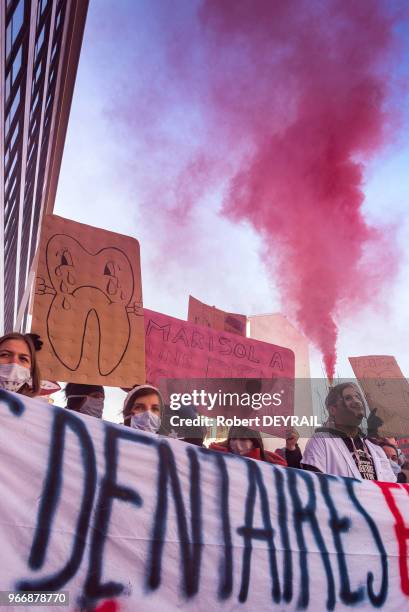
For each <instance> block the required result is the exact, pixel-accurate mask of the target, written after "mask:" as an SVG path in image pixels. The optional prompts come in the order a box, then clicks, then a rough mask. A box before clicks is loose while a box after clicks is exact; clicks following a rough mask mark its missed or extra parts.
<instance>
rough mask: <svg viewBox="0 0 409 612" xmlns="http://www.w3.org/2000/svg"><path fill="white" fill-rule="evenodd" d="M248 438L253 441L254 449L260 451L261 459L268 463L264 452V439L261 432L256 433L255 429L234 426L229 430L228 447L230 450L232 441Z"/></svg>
mask: <svg viewBox="0 0 409 612" xmlns="http://www.w3.org/2000/svg"><path fill="white" fill-rule="evenodd" d="M244 438H248V439H250V440H252V441H253V444H254V447H255V448H259V449H260V457H261V458H262V460H263V461H266V455H265V451H264V444H263V439H262V437H261V434H260V432H259V431H255V430H253V429H249V428H248V427H242V426H241V425H240V426H238V425H233V426H232V427H230V429H229V433H228V435H227V446H228V448H229V450H231V449H230V440H237V439H244Z"/></svg>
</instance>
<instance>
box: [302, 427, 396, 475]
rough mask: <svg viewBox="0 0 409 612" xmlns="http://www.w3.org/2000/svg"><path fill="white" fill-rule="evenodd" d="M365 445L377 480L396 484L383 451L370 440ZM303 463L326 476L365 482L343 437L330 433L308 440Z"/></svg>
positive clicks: (320, 434)
mask: <svg viewBox="0 0 409 612" xmlns="http://www.w3.org/2000/svg"><path fill="white" fill-rule="evenodd" d="M365 444H366V446H367V448H368V451H369V452H370V454H371V457H372V459H373V462H374V466H375V471H376V474H377V479H378V480H380V481H383V482H396V476H395V474H394V473H393V471H392V468H391V466H390V463H389V459H388V458H387V456H386V455H385V453H384V451H383V449H382V448H381V447H380V446H376V444H372V442H369V440H365ZM302 463H303V464H305V465H312V466H313V467H316V468H317V469H319V470H320V472H323V473H324V474H335V475H336V476H347V477H350V478H357V479H358V480H363V478H362V476H361V474H360V473H359V470H358V468H357V466H356V463H355V461H354V458H353V457H352V455H351V453H350V452H349V450H348V448H347V445H346V444H345V442H344V441H343V440H342V438H341V437H339V436H337V435H334V434H331V433H329V432H316V433H315V434H314V435H313V436H312V438H311V439H310V440H308V442H307V445H306V447H305V451H304V453H303V458H302Z"/></svg>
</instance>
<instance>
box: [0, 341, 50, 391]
mask: <svg viewBox="0 0 409 612" xmlns="http://www.w3.org/2000/svg"><path fill="white" fill-rule="evenodd" d="M35 341H36V342H37V346H38V350H39V349H40V347H41V344H42V343H41V342H40V341H39V339H38V336H33V337H31V336H30V335H29V334H19V333H12V334H6V335H5V336H2V337H1V338H0V388H1V389H6V391H14V393H20V394H21V395H26V396H28V397H35V396H36V395H39V393H40V371H39V369H38V364H37V356H36V345H35V343H34V342H35Z"/></svg>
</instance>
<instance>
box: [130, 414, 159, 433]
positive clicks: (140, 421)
mask: <svg viewBox="0 0 409 612" xmlns="http://www.w3.org/2000/svg"><path fill="white" fill-rule="evenodd" d="M160 422H161V421H160V417H159V416H158V415H157V414H154V413H153V412H151V411H150V410H145V411H144V412H139V413H138V414H133V415H132V416H131V427H132V428H133V429H142V431H150V432H151V433H156V432H157V431H158V429H159V427H160Z"/></svg>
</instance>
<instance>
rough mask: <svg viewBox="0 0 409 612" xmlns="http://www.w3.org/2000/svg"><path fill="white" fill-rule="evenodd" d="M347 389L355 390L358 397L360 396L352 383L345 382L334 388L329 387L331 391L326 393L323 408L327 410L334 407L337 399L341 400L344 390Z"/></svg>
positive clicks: (356, 387)
mask: <svg viewBox="0 0 409 612" xmlns="http://www.w3.org/2000/svg"><path fill="white" fill-rule="evenodd" d="M348 387H353V388H355V389H356V390H357V391H358V392H359V395H361V392H360V390H359V388H358V386H357V385H356V384H355V383H353V382H345V383H340V384H339V385H335V387H331V389H330V390H329V391H328V395H327V397H326V398H325V407H326V408H327V410H328V408H329V407H330V406H336V405H337V401H338V400H339V399H341V400H342V399H343V397H342V393H343V391H344V389H347V388H348Z"/></svg>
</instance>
